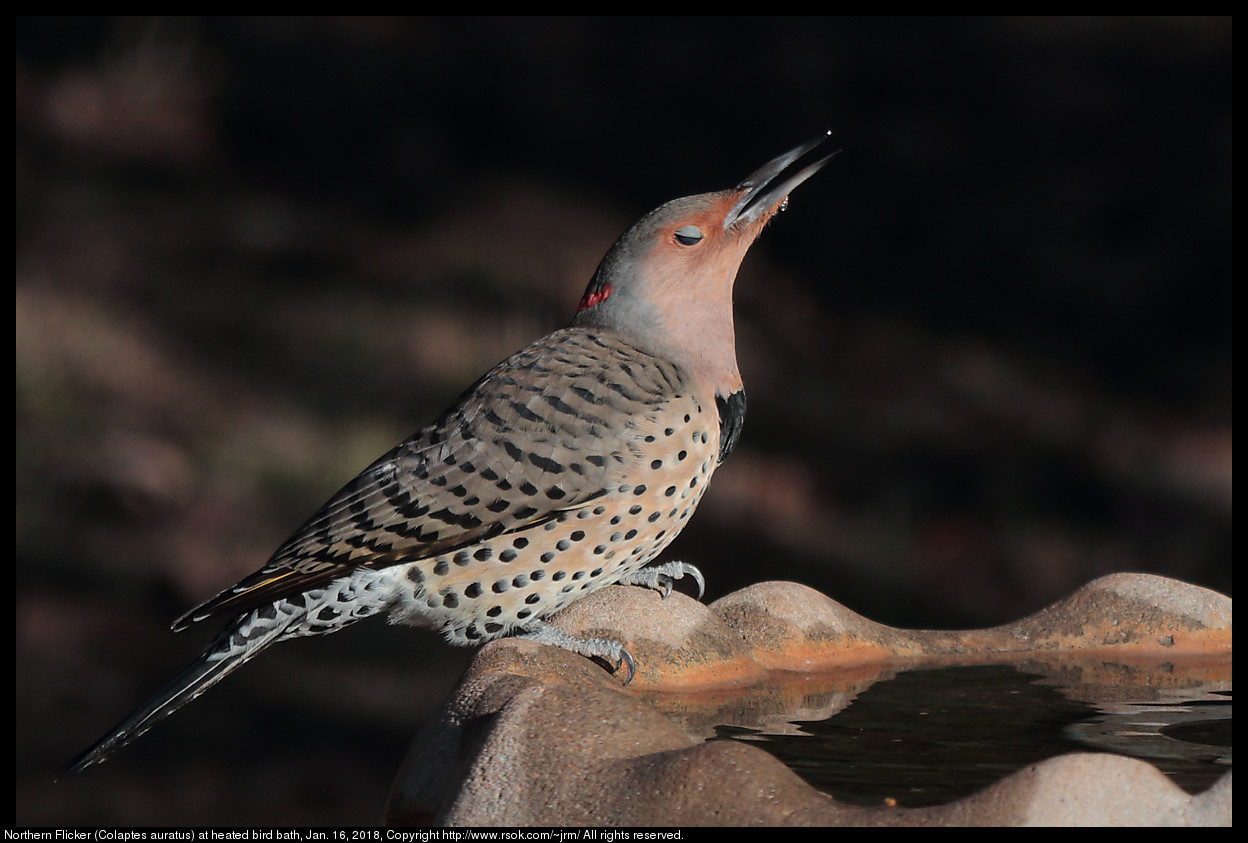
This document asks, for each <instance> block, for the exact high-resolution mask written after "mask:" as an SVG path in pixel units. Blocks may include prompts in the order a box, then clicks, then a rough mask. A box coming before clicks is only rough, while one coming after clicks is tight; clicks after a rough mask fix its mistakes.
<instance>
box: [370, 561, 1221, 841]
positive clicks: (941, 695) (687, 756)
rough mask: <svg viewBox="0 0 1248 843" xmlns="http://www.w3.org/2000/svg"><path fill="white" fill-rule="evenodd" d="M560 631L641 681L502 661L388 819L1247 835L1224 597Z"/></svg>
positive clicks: (1109, 590) (414, 774) (776, 593)
mask: <svg viewBox="0 0 1248 843" xmlns="http://www.w3.org/2000/svg"><path fill="white" fill-rule="evenodd" d="M555 623H557V624H559V625H560V627H561V628H564V629H567V630H568V631H569V632H571V633H572V634H574V635H580V636H588V637H603V638H610V639H614V640H617V641H620V642H621V643H623V644H624V645H625V646H627V647H628V648H629V650H630V651H631V652H632V653H633V655H634V657H635V658H636V660H637V675H636V679H635V680H634V682H633V683H632V684H631V685H629V686H627V687H622V686H621V684H620V680H619V679H618V678H617V677H614V676H612V675H611V674H609V673H608V672H607V671H605V670H603V669H602V667H601V666H599V665H597V664H595V663H593V662H591V661H590V660H588V659H585V658H582V657H579V656H576V655H574V654H571V653H568V652H566V651H563V650H559V649H557V648H553V647H544V646H541V645H539V644H536V643H534V642H531V641H523V640H515V639H503V640H501V641H496V642H492V643H491V644H489V645H487V646H485V647H484V648H482V650H481V651H480V653H479V654H478V655H477V657H476V658H475V659H474V661H473V663H472V665H471V666H470V668H469V670H468V673H467V674H466V675H465V677H464V678H463V680H462V681H461V683H460V685H459V687H458V689H457V690H456V692H455V693H454V694H453V695H452V697H451V698H450V699H449V700H448V701H447V703H446V705H445V706H444V707H443V709H442V713H441V715H440V717H439V719H438V720H436V721H435V722H432V723H430V724H428V725H427V726H426V729H425V731H424V732H423V734H422V735H421V737H420V738H418V740H417V742H416V744H415V745H414V746H413V748H412V750H411V751H410V753H409V755H408V757H407V759H406V761H405V762H404V764H403V766H402V768H401V769H400V771H399V774H398V776H397V778H396V780H395V783H394V787H393V790H392V792H391V797H390V802H389V805H388V808H387V814H386V820H387V822H389V823H391V824H395V825H407V824H432V823H440V824H449V825H480V826H485V825H498V824H504V825H552V826H566V825H575V826H588V825H593V826H603V825H614V826H635V825H662V826H688V825H720V826H731V825H789V826H812V825H814V826H837V825H897V826H914V825H1006V826H1021V825H1101V826H1103V825H1119V826H1122V825H1229V824H1231V804H1232V801H1231V775H1230V772H1229V769H1230V757H1231V752H1230V708H1231V706H1230V699H1231V665H1232V662H1231V600H1230V598H1229V597H1226V596H1224V595H1220V594H1217V593H1215V592H1211V591H1209V590H1207V589H1202V588H1199V587H1196V586H1192V585H1188V584H1186V583H1182V582H1178V581H1175V580H1168V579H1165V578H1162V577H1154V576H1148V575H1142V574H1118V575H1112V576H1109V577H1103V578H1101V579H1099V580H1096V581H1094V582H1092V583H1089V584H1088V585H1086V586H1084V587H1083V588H1081V589H1079V590H1078V591H1076V592H1075V593H1073V594H1072V595H1070V596H1069V597H1068V598H1066V599H1064V600H1062V601H1059V602H1058V603H1055V604H1053V605H1051V606H1049V607H1048V608H1046V609H1043V610H1041V611H1040V612H1037V613H1036V614H1034V615H1031V616H1029V617H1027V618H1023V619H1021V620H1020V621H1018V622H1016V623H1012V624H1007V625H1004V626H1000V627H994V628H992V629H985V630H965V631H948V630H903V629H896V628H893V627H888V626H884V625H882V624H878V623H875V622H873V621H870V620H868V619H866V618H863V617H862V616H860V615H857V614H855V613H854V612H852V611H850V610H849V609H847V608H845V607H844V606H842V605H840V604H838V603H836V602H835V601H833V600H831V599H830V598H828V597H826V596H825V595H822V594H820V593H818V592H815V591H812V590H811V589H808V588H805V587H803V586H800V585H797V584H794V583H759V584H757V585H755V586H751V587H749V588H746V589H742V590H741V591H739V592H734V593H733V594H730V595H728V596H726V597H724V598H721V599H720V600H717V601H716V602H715V603H712V604H711V605H709V606H705V605H702V604H700V603H698V602H696V601H694V600H693V599H691V598H689V597H687V596H685V595H681V594H676V593H673V594H672V595H671V596H670V597H669V598H667V599H666V600H663V599H661V598H660V597H659V596H658V595H657V594H656V593H654V592H652V591H646V590H643V589H639V588H617V587H611V588H607V589H603V590H602V591H601V592H596V593H595V594H593V595H590V596H589V597H587V598H585V599H584V600H582V601H580V602H578V603H575V604H573V605H572V606H571V607H569V608H568V609H566V610H565V611H564V612H562V613H561V614H560V615H558V616H556V619H555ZM760 747H764V748H760ZM1132 756H1135V757H1132ZM778 758H779V759H783V761H784V762H785V763H781V761H780V760H777V759H778ZM1142 759H1147V760H1142ZM786 764H787V765H788V766H786ZM794 771H797V772H794ZM799 774H800V775H799ZM1176 782H1177V784H1176Z"/></svg>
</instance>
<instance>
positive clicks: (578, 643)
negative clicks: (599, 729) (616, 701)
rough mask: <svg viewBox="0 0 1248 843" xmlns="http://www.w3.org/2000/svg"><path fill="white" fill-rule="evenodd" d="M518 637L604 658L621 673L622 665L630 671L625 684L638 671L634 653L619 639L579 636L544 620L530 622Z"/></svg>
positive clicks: (584, 654)
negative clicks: (610, 639) (609, 639)
mask: <svg viewBox="0 0 1248 843" xmlns="http://www.w3.org/2000/svg"><path fill="white" fill-rule="evenodd" d="M516 637H517V638H524V639H527V640H529V641H536V642H537V643H539V644H550V645H551V646H553V647H559V648H560V649H563V650H568V651H569V652H573V653H576V654H577V655H580V656H586V657H587V658H600V659H603V660H605V661H606V662H608V663H609V664H610V665H611V667H612V670H613V671H614V672H616V673H619V671H620V668H621V667H626V668H628V673H627V675H626V676H625V677H624V684H625V685H627V684H628V683H629V682H632V681H633V675H634V674H635V673H636V672H637V664H636V662H634V661H633V655H632V653H630V652H628V650H626V649H625V648H624V645H623V644H621V643H619V642H618V641H608V640H606V639H605V638H577V637H576V636H575V635H572V634H570V633H567V632H564V631H563V630H562V629H558V628H557V627H553V626H551V625H550V624H548V623H544V622H542V621H537V622H536V623H532V624H530V625H529V626H528V627H527V628H526V629H525V631H524V632H522V633H520V634H519V635H517V636H516Z"/></svg>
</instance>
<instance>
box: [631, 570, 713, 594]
mask: <svg viewBox="0 0 1248 843" xmlns="http://www.w3.org/2000/svg"><path fill="white" fill-rule="evenodd" d="M685 575H688V576H691V577H693V579H694V582H696V583H697V584H698V599H699V600H701V599H702V595H703V594H705V593H706V580H704V579H703V578H702V572H701V571H699V570H698V569H697V568H696V567H695V566H693V565H690V564H689V563H687V562H664V563H663V564H662V565H653V566H651V567H649V568H639V569H638V570H636V571H630V572H629V573H627V574H625V575H624V576H622V577H620V578H619V579H618V580H616V582H618V583H619V584H620V585H640V586H642V587H643V588H653V589H654V590H655V591H657V592H659V594H661V595H662V596H663V599H665V600H666V599H667V595H669V594H671V593H672V581H673V580H679V579H682V578H684V577H685Z"/></svg>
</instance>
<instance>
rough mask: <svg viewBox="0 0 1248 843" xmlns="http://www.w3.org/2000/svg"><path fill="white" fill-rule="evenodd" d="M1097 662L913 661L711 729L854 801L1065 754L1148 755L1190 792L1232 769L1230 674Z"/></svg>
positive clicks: (931, 800)
mask: <svg viewBox="0 0 1248 843" xmlns="http://www.w3.org/2000/svg"><path fill="white" fill-rule="evenodd" d="M1105 666H1106V663H1101V664H1098V665H1097V670H1095V671H1089V670H1075V671H1073V672H1072V670H1071V666H1070V665H1069V664H1063V665H1062V666H1061V668H1060V669H1058V670H1052V671H1050V670H1046V671H1045V674H1047V675H1045V674H1042V673H1040V672H1029V671H1026V670H1020V669H1017V668H1015V667H1012V666H1009V665H982V666H970V667H967V666H962V667H944V668H938V669H926V670H911V671H907V672H903V673H899V674H897V675H895V676H889V677H881V680H880V681H878V682H875V683H874V684H870V685H869V686H868V687H865V688H863V689H861V690H860V691H859V693H857V695H856V696H853V697H850V698H849V699H847V700H846V701H845V704H844V706H843V707H842V708H841V709H840V710H839V711H838V712H835V713H833V712H829V716H828V717H827V719H817V720H812V719H800V715H799V716H798V717H797V718H793V719H790V720H788V721H784V722H786V723H787V724H788V725H786V726H785V727H783V728H774V727H773V726H771V725H770V724H771V723H775V722H776V721H777V720H779V718H777V716H776V715H774V714H773V715H770V716H769V717H768V718H766V719H767V721H769V723H764V722H762V721H760V720H755V721H754V723H753V724H751V725H749V726H746V725H740V723H741V721H739V720H738V721H737V723H738V725H719V726H717V727H716V728H715V729H714V732H715V738H714V739H735V740H746V741H749V742H751V743H754V744H755V745H757V746H761V747H762V748H763V749H766V750H767V751H768V752H770V753H772V754H773V755H775V756H776V757H777V758H779V759H780V760H781V761H783V762H784V763H785V764H787V765H788V766H789V767H790V768H791V769H793V770H794V772H796V773H797V774H798V775H800V776H801V777H802V778H804V779H805V780H806V781H807V782H809V783H810V784H811V785H813V786H814V787H816V788H817V789H819V790H821V791H823V792H824V793H827V794H829V795H831V796H833V797H835V798H836V799H838V800H840V801H842V802H846V803H850V804H858V805H879V804H881V803H883V802H885V801H886V800H888V801H890V802H891V801H892V800H895V803H896V804H898V805H903V806H910V807H919V806H925V805H936V804H943V803H947V802H951V801H954V800H957V799H960V798H963V797H965V796H969V795H970V794H972V793H974V792H976V791H978V790H981V789H983V788H984V787H986V786H988V785H991V784H993V783H994V782H996V781H999V780H1000V779H1002V778H1004V777H1005V776H1007V775H1009V774H1010V773H1013V772H1015V771H1017V770H1019V769H1021V768H1022V767H1025V766H1027V765H1029V764H1032V763H1035V762H1037V761H1042V760H1044V759H1046V758H1051V757H1053V756H1057V755H1062V754H1065V753H1069V752H1096V751H1109V752H1116V753H1119V754H1123V755H1131V756H1135V757H1139V758H1144V759H1145V760H1148V761H1150V762H1152V763H1153V764H1155V765H1156V766H1157V767H1158V768H1160V769H1161V770H1162V772H1164V773H1166V774H1167V775H1169V776H1170V777H1171V778H1172V779H1173V780H1174V781H1175V782H1176V783H1177V784H1179V785H1180V786H1181V787H1183V788H1184V789H1186V790H1187V791H1188V792H1190V793H1197V792H1200V791H1202V790H1204V789H1205V788H1207V787H1209V786H1210V785H1212V784H1213V783H1214V781H1216V780H1217V779H1218V777H1220V776H1221V775H1222V774H1223V773H1225V772H1227V771H1228V770H1229V769H1230V766H1231V693H1230V683H1229V681H1227V682H1226V683H1224V686H1223V687H1221V688H1214V689H1211V688H1210V687H1209V686H1208V685H1207V684H1205V685H1204V686H1203V687H1194V688H1193V687H1187V688H1180V687H1173V686H1174V685H1183V684H1184V683H1182V682H1178V683H1173V682H1172V683H1171V687H1167V688H1160V689H1159V688H1158V687H1157V685H1156V684H1151V683H1147V682H1145V683H1143V684H1141V685H1138V686H1137V685H1135V684H1134V683H1125V684H1124V683H1121V682H1117V681H1115V682H1109V683H1107V684H1105V685H1101V684H1099V683H1098V682H1097V681H1091V682H1090V681H1089V676H1090V675H1091V676H1099V675H1100V673H1099V672H1098V671H1102V672H1103V670H1104V668H1105ZM1028 667H1036V665H1034V664H1029V665H1028ZM1046 667H1047V666H1046ZM1167 668H1168V675H1169V676H1170V677H1173V674H1174V670H1173V666H1172V665H1168V666H1167ZM1072 676H1074V677H1077V679H1072ZM1197 684H1198V685H1200V684H1201V683H1197ZM722 722H723V721H721V723H722Z"/></svg>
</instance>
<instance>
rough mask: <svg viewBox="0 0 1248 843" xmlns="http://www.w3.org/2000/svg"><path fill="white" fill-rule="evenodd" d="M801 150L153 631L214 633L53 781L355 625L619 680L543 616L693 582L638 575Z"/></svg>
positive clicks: (698, 493)
mask: <svg viewBox="0 0 1248 843" xmlns="http://www.w3.org/2000/svg"><path fill="white" fill-rule="evenodd" d="M824 140H826V137H821V138H818V139H817V140H814V141H812V142H810V143H807V144H805V145H803V146H800V147H798V148H797V149H794V150H791V151H790V152H787V153H785V154H784V155H781V156H780V157H778V158H776V159H774V160H772V161H770V162H769V163H767V164H765V165H764V166H763V167H761V168H760V169H759V170H757V171H756V172H754V173H752V174H751V175H750V176H748V177H747V178H746V179H745V180H744V181H742V182H741V183H740V184H738V185H737V186H736V187H735V188H733V189H732V190H727V191H722V192H717V193H706V194H701V195H698V196H690V197H687V198H684V199H677V200H674V201H672V202H668V203H667V204H665V205H662V206H660V207H659V208H658V209H656V210H654V211H652V212H650V213H649V214H647V215H646V216H644V217H642V218H641V220H640V221H638V222H637V223H636V224H635V225H633V226H632V227H631V228H630V229H629V230H628V231H627V232H626V233H625V234H624V235H623V236H622V237H621V238H620V239H619V240H618V241H617V242H616V243H615V245H614V246H613V247H612V248H611V249H610V251H608V252H607V255H606V257H605V258H603V260H602V263H601V264H600V265H599V267H598V270H597V271H596V272H595V273H594V276H593V278H592V280H591V281H590V283H589V287H588V288H587V289H586V291H585V294H584V296H583V297H582V299H581V302H580V307H579V308H578V310H577V312H576V315H575V317H574V318H573V320H572V323H571V325H570V326H568V327H566V328H563V329H562V330H558V331H555V332H554V333H552V334H550V335H549V336H546V337H544V338H542V339H540V340H538V341H536V342H534V343H533V344H532V345H530V346H528V347H527V348H525V349H522V350H521V351H519V352H517V353H516V354H514V355H512V356H511V357H509V358H508V359H507V360H504V361H503V362H502V363H500V364H498V366H496V367H495V368H494V369H493V370H491V371H490V372H488V373H486V374H485V375H484V376H483V377H482V378H481V379H480V380H478V381H477V382H476V383H475V384H473V385H472V386H471V387H469V388H468V390H467V391H466V392H465V393H464V394H463V395H462V396H461V397H460V398H459V400H458V401H456V403H455V404H454V405H453V406H452V407H451V408H450V409H449V410H447V411H446V412H445V413H444V414H443V415H442V416H441V418H439V419H438V420H437V421H435V422H434V423H433V424H431V425H429V426H428V427H426V428H424V429H423V430H421V431H419V432H418V433H416V434H415V435H414V436H412V437H411V438H409V439H407V440H406V441H404V442H403V443H401V444H399V445H398V446H397V447H395V448H394V449H393V450H391V451H390V452H389V453H387V454H385V455H383V456H382V457H381V458H380V459H378V460H377V461H376V462H374V463H373V464H372V465H370V466H369V467H368V468H366V469H365V470H364V471H363V472H362V473H361V474H360V475H359V476H358V477H356V478H355V479H354V480H352V481H351V482H350V483H348V484H347V485H346V486H344V487H343V488H342V490H341V491H339V492H338V493H337V494H336V495H334V496H333V497H332V498H330V500H329V502H328V503H326V504H325V505H324V506H323V507H322V508H321V509H320V510H319V511H318V512H317V513H316V514H315V515H313V516H312V517H311V518H310V519H308V521H307V522H306V523H305V524H304V525H303V526H302V527H300V528H299V529H298V530H297V531H295V534H294V535H293V536H292V537H291V538H290V539H289V540H287V541H286V543H285V544H283V545H282V546H281V547H279V548H278V549H277V552H276V553H274V554H273V556H272V558H270V559H269V561H268V563H267V564H265V565H264V567H262V568H261V569H260V570H259V571H257V572H256V573H254V574H252V575H251V576H249V577H246V578H245V579H243V580H242V581H241V582H239V583H238V584H237V585H234V586H232V587H230V588H228V589H226V590H225V591H223V592H221V593H220V594H218V595H217V596H215V597H213V598H212V599H210V600H208V601H207V602H205V603H203V604H201V605H200V606H197V607H196V608H194V609H192V610H191V611H189V612H187V613H186V614H185V615H183V616H182V617H181V618H179V619H178V620H176V621H175V622H174V623H173V629H174V630H175V631H179V630H183V629H186V628H187V627H189V626H190V625H192V624H195V623H199V622H200V621H204V620H207V619H209V618H225V619H227V621H228V624H227V626H226V627H225V629H224V630H223V631H222V632H221V634H220V635H218V636H217V637H216V638H215V639H214V640H213V641H212V643H211V644H209V645H208V647H207V649H205V650H204V652H203V654H202V655H200V656H199V658H198V659H196V661H195V662H194V663H193V664H191V665H190V666H189V667H188V668H187V669H186V670H184V671H183V672H182V673H181V674H179V675H178V676H177V677H176V678H174V679H173V681H171V682H170V683H169V684H168V685H166V686H165V687H164V688H163V689H162V690H160V691H159V692H158V693H157V694H155V695H154V696H153V697H152V698H151V699H149V700H148V701H147V702H146V703H145V704H144V705H143V706H142V707H141V708H139V709H138V711H136V712H135V713H133V714H132V715H130V717H128V718H127V719H126V720H124V721H123V722H122V723H121V724H119V725H118V726H117V727H116V728H115V729H114V730H113V731H112V732H111V733H109V734H108V735H107V736H105V737H104V738H103V739H101V740H100V741H99V742H98V743H96V744H95V745H94V746H93V747H91V748H90V749H88V750H87V751H86V752H84V753H83V754H82V755H80V756H79V757H78V758H76V759H75V760H74V761H72V762H70V764H69V765H67V767H66V768H65V769H64V771H63V772H64V773H71V772H77V771H79V770H82V769H84V768H86V767H89V766H91V765H93V764H97V763H99V762H101V761H103V760H105V759H106V758H107V757H108V756H110V755H111V754H113V753H114V752H116V751H117V750H118V749H120V748H121V747H123V746H125V745H127V744H128V743H130V742H131V741H133V740H135V739H136V738H138V737H139V736H140V735H142V734H143V733H144V732H146V731H147V730H148V729H149V728H151V727H152V726H153V725H155V724H156V723H157V722H159V721H160V720H162V719H164V718H165V717H167V716H169V715H170V714H171V713H173V712H174V711H175V710H176V709H178V708H179V707H180V706H182V705H184V704H186V703H188V702H190V701H191V700H193V699H195V698H196V697H198V696H199V695H200V694H202V693H203V692H204V691H206V690H208V689H209V688H211V687H212V686H213V685H215V684H216V683H217V682H219V681H221V680H222V679H224V678H225V677H226V676H227V675H229V674H230V673H231V672H232V671H233V670H235V669H236V668H238V667H239V666H241V665H242V664H243V663H244V662H246V661H248V660H250V659H251V658H252V657H254V656H255V655H257V654H258V653H260V652H261V651H262V650H264V649H265V648H267V647H268V646H269V645H271V644H274V643H276V642H278V641H284V640H286V639H290V638H299V637H302V636H309V635H321V634H326V633H330V632H336V631H338V630H340V629H342V628H344V627H345V626H347V625H348V624H351V623H354V622H355V621H358V620H361V619H363V618H367V617H370V616H372V615H379V614H381V615H387V616H388V617H389V619H390V621H391V622H393V623H402V624H409V625H413V626H418V627H431V628H435V629H438V630H440V631H441V632H442V633H443V635H444V636H445V637H446V638H447V639H448V640H449V641H450V642H451V643H453V644H460V645H470V644H480V643H482V642H485V641H489V640H491V639H494V638H499V637H501V636H504V635H518V636H520V637H524V638H529V639H531V640H534V641H538V642H541V643H544V644H552V645H555V646H558V647H563V648H565V649H568V650H571V651H574V652H576V653H579V654H583V655H585V656H588V657H599V658H602V659H605V660H606V661H608V662H610V663H611V664H612V665H614V666H615V668H616V670H617V671H618V670H619V669H620V668H621V667H623V668H626V669H627V674H626V675H625V677H624V682H626V683H627V682H628V681H629V680H630V679H632V676H633V671H634V664H633V658H632V656H631V655H630V654H629V653H628V651H627V650H626V649H624V647H623V646H622V645H621V644H619V643H618V642H613V641H605V640H600V639H579V638H576V637H573V636H572V635H570V634H568V633H565V632H562V631H560V630H559V629H557V628H556V627H554V626H551V625H549V624H547V623H546V622H545V620H544V619H545V618H547V617H549V616H550V615H551V614H553V613H555V612H557V611H559V610H560V609H561V608H563V607H565V606H567V605H568V604H569V603H571V602H573V601H575V600H578V599H580V598H581V597H584V596H585V595H587V594H589V593H591V592H593V591H595V590H596V589H599V588H602V587H603V586H606V585H610V584H613V583H620V584H626V585H638V586H644V587H647V588H653V589H657V590H659V591H660V592H662V593H663V594H664V596H666V595H667V593H668V591H669V590H670V588H671V586H672V582H673V580H677V579H681V578H683V577H685V576H689V577H692V578H693V579H694V580H696V582H697V584H698V587H699V596H701V591H702V587H703V579H702V575H701V573H700V572H699V571H698V569H697V568H695V567H693V566H692V565H687V564H684V563H682V562H666V563H662V564H658V565H654V566H650V567H647V566H648V565H649V563H650V562H652V561H653V560H654V559H655V558H656V557H657V556H658V555H659V553H660V552H662V551H663V549H664V548H665V547H667V545H668V544H669V543H670V542H671V541H672V539H674V538H675V537H676V535H677V534H678V533H679V532H680V531H681V529H682V528H683V527H684V526H685V524H686V523H687V522H688V520H689V517H690V516H691V515H692V514H693V511H694V509H695V507H697V505H698V501H699V500H700V499H701V497H702V493H703V492H704V491H706V488H707V484H708V482H709V481H710V479H711V475H712V474H713V473H714V471H715V469H716V467H717V466H718V465H719V464H720V463H721V462H723V460H724V458H725V457H727V456H728V453H729V452H730V451H731V450H732V448H733V445H734V444H735V443H736V441H737V436H738V434H739V433H740V432H741V424H742V420H743V417H744V414H745V393H744V390H743V386H742V381H741V374H740V372H739V371H738V368H737V360H736V351H735V340H734V332H733V317H732V288H733V282H734V280H735V278H736V275H737V269H738V268H739V267H740V265H741V261H742V259H743V258H744V257H745V253H746V251H747V250H748V249H749V247H750V245H751V244H752V243H753V242H754V240H755V239H756V238H757V237H758V235H759V234H760V232H762V230H763V228H764V227H765V226H766V225H767V223H768V221H769V220H770V219H771V218H772V217H773V216H775V215H776V214H777V213H779V212H780V211H781V210H783V209H784V207H785V206H786V203H787V201H788V194H789V192H790V191H791V190H793V189H794V188H795V187H797V186H798V185H799V184H801V183H802V182H803V181H805V180H806V179H808V178H809V177H810V176H812V175H814V174H815V172H817V171H818V170H819V169H820V168H821V167H822V166H823V165H824V164H825V163H826V162H827V161H828V160H829V159H830V158H831V157H832V156H831V155H828V156H825V157H817V156H812V158H817V160H814V161H813V162H812V163H809V164H807V165H806V166H804V167H799V162H800V159H803V158H805V157H806V156H807V155H808V153H811V152H812V150H814V149H815V147H817V146H819V145H820V144H822V143H823V142H824Z"/></svg>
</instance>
